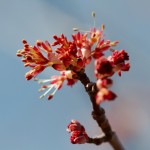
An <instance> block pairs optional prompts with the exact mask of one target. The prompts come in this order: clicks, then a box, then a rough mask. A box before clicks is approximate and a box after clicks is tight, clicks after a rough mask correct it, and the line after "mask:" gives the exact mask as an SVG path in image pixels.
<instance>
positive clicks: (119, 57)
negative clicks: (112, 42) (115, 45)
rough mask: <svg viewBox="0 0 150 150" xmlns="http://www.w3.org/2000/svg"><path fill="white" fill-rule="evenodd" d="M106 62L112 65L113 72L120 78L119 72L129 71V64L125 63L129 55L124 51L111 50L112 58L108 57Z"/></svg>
mask: <svg viewBox="0 0 150 150" xmlns="http://www.w3.org/2000/svg"><path fill="white" fill-rule="evenodd" d="M108 60H109V61H111V62H112V63H113V64H114V67H113V70H114V71H115V72H118V75H119V76H121V71H129V69H130V63H129V62H126V61H128V60H129V55H128V53H127V52H125V50H120V51H117V50H113V53H112V56H109V57H108Z"/></svg>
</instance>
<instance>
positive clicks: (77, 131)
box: [67, 120, 89, 144]
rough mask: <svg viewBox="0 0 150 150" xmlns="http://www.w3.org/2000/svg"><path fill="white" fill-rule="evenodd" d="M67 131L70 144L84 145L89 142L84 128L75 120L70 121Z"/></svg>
mask: <svg viewBox="0 0 150 150" xmlns="http://www.w3.org/2000/svg"><path fill="white" fill-rule="evenodd" d="M67 131H68V132H69V133H70V134H71V136H70V141H71V143H72V144H84V143H86V142H88V140H89V137H88V135H87V133H86V132H85V128H84V127H83V126H82V125H81V124H80V123H79V122H78V121H77V120H72V121H71V123H70V124H69V125H68V127H67Z"/></svg>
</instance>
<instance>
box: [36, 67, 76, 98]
mask: <svg viewBox="0 0 150 150" xmlns="http://www.w3.org/2000/svg"><path fill="white" fill-rule="evenodd" d="M75 76H76V74H75V73H74V72H72V71H70V70H68V71H62V72H61V75H60V76H52V77H51V78H50V79H37V80H38V83H40V84H43V83H49V84H48V85H43V86H41V88H40V89H39V92H41V91H43V90H45V89H47V91H46V92H45V93H44V94H42V95H41V96H40V98H43V97H45V96H46V95H47V94H48V93H49V92H50V91H52V90H53V89H54V91H53V92H52V93H51V94H49V96H48V100H50V99H52V98H53V96H54V94H55V93H56V92H57V90H59V89H61V87H62V85H63V83H64V81H65V80H66V81H67V85H68V86H72V85H73V84H75V83H76V79H74V78H75Z"/></svg>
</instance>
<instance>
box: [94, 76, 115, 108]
mask: <svg viewBox="0 0 150 150" xmlns="http://www.w3.org/2000/svg"><path fill="white" fill-rule="evenodd" d="M112 84H113V81H112V80H111V79H110V78H105V79H98V80H97V82H96V86H97V89H98V92H97V94H96V98H95V99H96V103H97V104H98V105H99V104H100V103H102V102H103V101H104V100H108V101H112V100H114V99H115V98H116V97H117V95H116V94H115V93H114V92H112V91H111V90H109V88H110V87H111V86H112Z"/></svg>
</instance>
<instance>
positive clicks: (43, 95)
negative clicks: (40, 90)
mask: <svg viewBox="0 0 150 150" xmlns="http://www.w3.org/2000/svg"><path fill="white" fill-rule="evenodd" d="M53 87H54V85H51V86H50V88H49V89H48V90H47V91H46V92H45V93H44V94H42V95H41V96H40V99H41V98H43V97H45V96H46V94H47V93H48V92H49V91H50V90H51V89H52V88H53ZM53 93H54V92H53Z"/></svg>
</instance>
